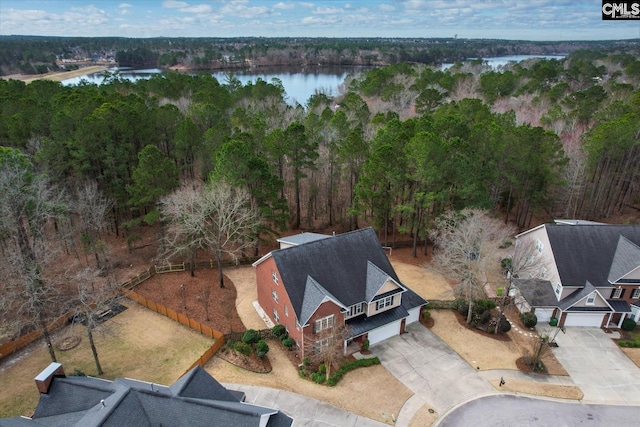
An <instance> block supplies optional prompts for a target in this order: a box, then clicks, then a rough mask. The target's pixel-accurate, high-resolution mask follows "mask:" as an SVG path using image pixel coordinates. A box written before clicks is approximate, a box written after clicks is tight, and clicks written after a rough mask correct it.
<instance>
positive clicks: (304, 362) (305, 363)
mask: <svg viewBox="0 0 640 427" xmlns="http://www.w3.org/2000/svg"><path fill="white" fill-rule="evenodd" d="M302 364H303V365H304V366H309V365H311V359H309V356H305V357H303V358H302Z"/></svg>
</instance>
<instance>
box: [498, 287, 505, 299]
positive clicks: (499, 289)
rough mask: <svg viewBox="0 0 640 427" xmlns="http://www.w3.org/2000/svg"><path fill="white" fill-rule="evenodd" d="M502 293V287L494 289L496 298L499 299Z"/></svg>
mask: <svg viewBox="0 0 640 427" xmlns="http://www.w3.org/2000/svg"><path fill="white" fill-rule="evenodd" d="M503 292H504V288H503V287H502V286H499V287H497V288H496V296H498V297H501V296H502V293H503Z"/></svg>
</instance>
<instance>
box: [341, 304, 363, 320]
mask: <svg viewBox="0 0 640 427" xmlns="http://www.w3.org/2000/svg"><path fill="white" fill-rule="evenodd" d="M363 312H364V304H362V303H361V302H359V303H358V304H354V305H352V306H351V307H349V309H348V310H347V312H346V313H345V315H344V317H345V318H346V319H349V318H351V317H355V316H357V315H359V314H362V313H363Z"/></svg>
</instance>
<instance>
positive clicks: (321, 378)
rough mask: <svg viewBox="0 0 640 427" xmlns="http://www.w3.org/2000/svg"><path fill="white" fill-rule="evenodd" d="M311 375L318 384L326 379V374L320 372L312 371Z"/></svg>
mask: <svg viewBox="0 0 640 427" xmlns="http://www.w3.org/2000/svg"><path fill="white" fill-rule="evenodd" d="M310 377H311V380H312V381H314V382H316V383H318V384H322V383H323V382H324V380H325V375H324V374H321V373H320V372H312V373H311V376H310Z"/></svg>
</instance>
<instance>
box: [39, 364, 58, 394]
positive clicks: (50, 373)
mask: <svg viewBox="0 0 640 427" xmlns="http://www.w3.org/2000/svg"><path fill="white" fill-rule="evenodd" d="M54 377H66V375H65V374H64V369H62V365H61V364H60V363H55V362H52V363H51V364H50V365H49V366H47V368H46V369H45V370H44V371H42V372H40V373H39V374H38V376H37V377H35V378H34V380H35V382H36V387H38V391H39V392H40V393H44V394H47V393H49V387H50V386H51V381H53V378H54Z"/></svg>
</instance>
